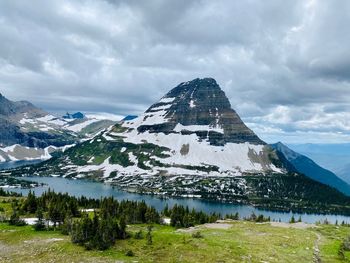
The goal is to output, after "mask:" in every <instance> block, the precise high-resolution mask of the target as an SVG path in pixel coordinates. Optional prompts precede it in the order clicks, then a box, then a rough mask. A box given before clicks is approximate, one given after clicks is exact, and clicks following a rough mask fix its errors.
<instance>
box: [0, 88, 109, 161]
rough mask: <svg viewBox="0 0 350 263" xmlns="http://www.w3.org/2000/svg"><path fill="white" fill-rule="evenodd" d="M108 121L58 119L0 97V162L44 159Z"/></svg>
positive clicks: (102, 126)
mask: <svg viewBox="0 0 350 263" xmlns="http://www.w3.org/2000/svg"><path fill="white" fill-rule="evenodd" d="M113 123H114V122H111V121H108V120H97V119H89V118H79V119H74V118H71V119H64V118H58V117H55V116H53V115H50V114H49V113H47V112H45V111H43V110H41V109H39V108H37V107H35V106H34V105H33V104H31V103H30V102H27V101H19V102H13V101H10V100H8V99H7V98H5V97H4V96H2V95H1V94H0V162H4V161H16V160H29V159H47V158H49V157H51V155H50V154H51V153H52V152H54V151H57V150H62V149H66V148H67V147H66V146H67V145H73V144H75V143H77V142H79V140H80V139H82V138H86V137H88V136H90V137H91V136H92V135H93V134H95V133H97V132H99V131H100V130H102V129H104V128H106V127H108V126H110V125H112V124H113Z"/></svg>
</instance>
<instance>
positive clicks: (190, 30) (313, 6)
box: [0, 0, 350, 141]
mask: <svg viewBox="0 0 350 263" xmlns="http://www.w3.org/2000/svg"><path fill="white" fill-rule="evenodd" d="M349 13H350V2H348V1H336V0H330V1H317V0H308V1H302V0H300V1H277V0H271V1H258V0H249V1H229V0H219V1H209V0H195V1H185V0H179V1H170V0H169V1H161V0H149V1H136V0H129V1H127V0H125V1H122V0H109V1H107V0H105V1H103V0H95V1H92V0H85V1H83V0H77V1H67V0H63V1H59V0H52V1H44V0H33V1H20V0H12V1H1V2H0V40H1V44H0V91H1V92H2V93H4V95H6V96H8V97H9V98H11V99H27V100H30V101H32V102H34V103H36V104H38V105H39V106H40V107H42V108H45V109H47V110H51V111H57V112H59V111H64V110H82V111H89V112H109V113H114V114H117V115H125V114H139V113H140V112H142V111H143V110H145V109H146V108H147V107H148V106H149V105H150V104H152V103H153V102H154V101H155V100H157V99H159V98H160V97H162V96H163V95H164V93H166V92H167V91H168V90H170V89H171V88H172V87H174V86H176V85H177V84H178V83H180V82H182V81H186V80H190V79H193V78H196V77H214V78H216V79H217V81H218V83H219V84H220V85H221V87H222V88H223V89H224V90H225V92H226V94H227V96H228V97H229V99H230V101H231V104H232V106H233V107H234V108H235V109H236V110H237V111H238V113H239V114H240V115H241V116H242V117H243V119H244V120H246V121H247V122H248V123H249V125H250V126H251V127H252V128H253V129H254V130H255V131H257V132H258V133H259V135H261V136H262V137H263V138H264V139H267V140H277V139H281V140H283V139H285V140H287V141H297V140H299V141H302V140H309V139H311V140H315V138H316V140H317V139H318V140H319V141H326V140H332V141H343V140H349V139H350V135H349V134H350V123H349V121H348V120H350V116H349V115H350V114H349V111H348V110H349V106H348V105H349V104H350V85H349V82H350V71H349V66H350V49H349V48H348V47H349V46H350V34H349V29H348V25H349V24H350V16H348V14H349Z"/></svg>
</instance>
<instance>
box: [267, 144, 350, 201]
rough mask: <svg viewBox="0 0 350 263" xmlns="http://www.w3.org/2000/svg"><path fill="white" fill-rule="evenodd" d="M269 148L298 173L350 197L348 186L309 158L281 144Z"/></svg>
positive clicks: (349, 186)
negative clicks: (283, 158)
mask: <svg viewBox="0 0 350 263" xmlns="http://www.w3.org/2000/svg"><path fill="white" fill-rule="evenodd" d="M271 147H272V148H274V149H276V150H277V151H279V152H280V153H282V154H283V155H284V157H285V158H286V159H287V160H288V161H289V162H290V163H291V164H292V165H293V166H294V167H295V169H296V170H297V171H298V172H299V173H302V174H305V175H306V176H308V177H310V178H311V179H313V180H315V181H318V182H321V183H323V184H326V185H329V186H332V187H334V188H336V189H338V190H339V191H341V192H343V193H345V194H346V195H349V196H350V185H349V184H348V183H347V182H345V181H343V180H342V179H340V178H339V177H338V176H337V175H335V174H334V173H332V172H331V171H329V170H326V169H324V168H322V167H321V166H319V165H318V164H316V163H315V162H314V161H313V160H311V159H310V158H308V157H306V156H304V155H302V154H299V153H297V152H295V151H293V150H291V149H289V148H288V147H287V146H286V145H284V144H282V143H281V142H279V143H276V144H271Z"/></svg>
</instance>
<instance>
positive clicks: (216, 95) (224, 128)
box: [137, 78, 265, 145]
mask: <svg viewBox="0 0 350 263" xmlns="http://www.w3.org/2000/svg"><path fill="white" fill-rule="evenodd" d="M137 130H138V131H139V132H145V131H149V132H151V133H159V132H162V133H165V134H169V133H176V132H181V133H182V134H196V135H197V136H198V137H199V138H200V139H202V140H205V139H208V140H209V142H210V144H212V145H225V144H226V143H229V142H230V143H244V142H248V143H252V144H257V145H258V144H265V143H264V142H263V141H262V140H260V139H259V138H258V136H256V135H255V134H254V132H253V131H251V130H250V129H249V128H248V127H247V126H246V125H245V124H244V123H243V122H242V120H241V119H240V117H239V116H238V114H237V113H236V112H235V111H234V110H233V109H232V108H231V105H230V102H229V100H228V99H227V97H226V95H225V93H224V92H223V91H222V90H221V88H220V87H219V85H218V84H217V83H216V81H215V80H214V79H212V78H205V79H195V80H192V81H189V82H185V83H181V84H180V85H178V86H177V87H175V88H174V89H172V90H171V91H170V92H169V93H167V94H166V95H165V96H164V97H163V98H162V99H161V100H160V101H159V102H157V103H155V104H154V105H152V106H151V107H150V108H149V109H148V110H147V111H146V113H145V115H144V116H143V120H142V122H140V123H138V127H137Z"/></svg>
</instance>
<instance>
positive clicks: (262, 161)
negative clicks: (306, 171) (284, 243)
mask: <svg viewBox="0 0 350 263" xmlns="http://www.w3.org/2000/svg"><path fill="white" fill-rule="evenodd" d="M12 175H54V176H64V177H73V178H93V179H96V180H101V181H104V182H110V183H112V184H115V185H117V186H118V187H121V188H123V189H127V190H132V191H138V192H143V193H153V194H159V195H172V196H186V197H201V198H206V199H214V200H223V201H230V202H231V201H232V202H245V203H250V204H255V205H258V206H263V207H267V208H273V209H280V210H285V209H291V208H293V209H305V207H311V206H312V207H314V208H315V207H316V209H319V208H320V207H322V208H323V209H324V211H328V212H330V211H333V210H334V209H339V204H342V205H344V204H347V203H348V201H349V200H348V199H347V197H345V196H344V195H342V194H341V193H340V192H338V191H337V190H335V189H333V188H331V187H329V186H327V185H324V184H321V183H318V182H316V181H314V180H312V179H310V178H308V177H306V176H304V175H302V174H300V173H298V172H297V170H296V169H295V167H294V166H293V165H292V164H291V163H290V162H289V161H288V160H287V158H285V157H284V155H283V154H281V153H280V152H278V151H276V150H274V149H273V148H272V147H270V146H269V145H267V144H266V143H265V142H263V141H262V140H261V139H259V138H258V136H256V135H255V134H254V132H253V131H251V130H250V129H249V128H248V127H247V126H246V125H245V124H244V123H243V122H242V120H241V119H240V117H239V116H238V115H237V113H236V112H235V111H234V110H233V109H231V105H230V103H229V101H228V99H227V97H226V96H225V94H224V92H223V91H222V90H221V89H220V87H219V86H218V85H217V83H216V82H215V80H213V79H195V80H193V81H190V82H186V83H181V84H180V85H178V86H177V87H175V88H174V89H172V90H171V91H170V92H169V93H167V94H166V95H165V96H164V97H163V98H161V99H160V100H159V101H158V102H157V103H155V104H154V105H152V106H151V107H150V108H149V109H148V110H147V111H146V112H145V113H144V114H142V115H141V116H139V117H137V118H135V119H132V120H126V121H124V122H122V123H119V124H116V125H115V126H113V127H111V128H110V129H107V130H105V131H103V132H101V133H100V134H98V135H96V136H95V137H94V138H93V139H91V140H87V141H85V142H83V143H81V144H79V145H77V146H75V147H72V148H70V149H68V150H67V151H66V152H65V153H63V154H61V155H60V156H58V157H55V158H53V159H51V160H49V161H47V162H45V163H43V164H40V165H37V166H34V167H25V168H21V169H17V170H14V171H12ZM349 204H350V203H349Z"/></svg>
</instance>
